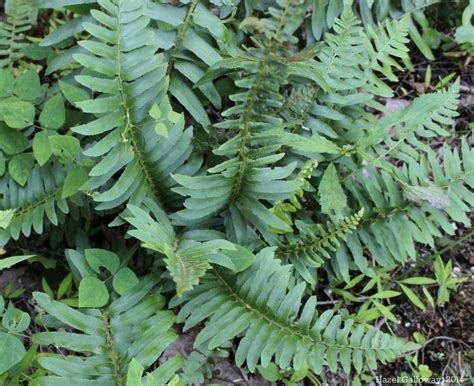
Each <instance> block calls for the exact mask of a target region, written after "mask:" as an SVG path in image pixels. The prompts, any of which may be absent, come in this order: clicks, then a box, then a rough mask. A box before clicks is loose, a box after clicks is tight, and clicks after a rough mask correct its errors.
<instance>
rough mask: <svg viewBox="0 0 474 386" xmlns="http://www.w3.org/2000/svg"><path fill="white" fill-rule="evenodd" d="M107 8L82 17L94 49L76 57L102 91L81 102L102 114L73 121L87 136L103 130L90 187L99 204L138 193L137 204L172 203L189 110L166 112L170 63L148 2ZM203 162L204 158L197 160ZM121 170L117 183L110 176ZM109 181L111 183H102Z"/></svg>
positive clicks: (186, 151) (187, 148)
mask: <svg viewBox="0 0 474 386" xmlns="http://www.w3.org/2000/svg"><path fill="white" fill-rule="evenodd" d="M99 4H100V5H101V7H102V8H101V10H92V11H91V14H92V16H93V18H94V19H95V21H96V23H84V28H85V29H86V30H87V32H89V33H90V34H91V36H92V37H93V38H95V39H94V40H91V39H89V40H84V41H81V42H79V44H80V45H81V46H82V47H83V48H85V49H86V50H87V51H88V52H89V53H88V54H77V55H75V56H74V58H75V59H76V60H77V61H78V62H79V63H80V64H81V65H83V66H84V67H85V68H86V69H87V70H88V71H89V72H90V73H92V75H80V76H77V77H76V79H77V81H78V82H79V83H81V84H82V85H84V86H86V87H88V88H89V89H91V90H92V91H93V92H96V93H98V96H97V98H95V99H91V100H87V101H82V102H78V103H77V105H78V106H79V107H80V108H81V109H82V110H83V111H84V112H86V113H91V114H95V115H96V117H97V119H95V120H93V121H91V122H89V123H86V124H83V125H80V126H76V127H74V128H73V130H74V131H75V132H76V133H79V134H82V135H85V136H94V137H95V136H97V135H102V134H105V136H103V137H102V138H101V139H100V140H99V141H98V142H96V143H95V144H93V145H92V146H90V147H89V148H88V149H86V150H85V152H84V154H85V155H87V156H91V157H94V158H98V162H97V164H96V166H95V167H94V168H93V169H92V170H91V172H90V176H91V179H90V181H89V183H90V187H91V189H94V190H96V189H97V190H98V191H99V193H98V194H97V195H96V196H95V201H97V202H98V203H99V204H98V206H97V208H98V209H110V208H114V207H117V206H119V205H121V204H122V203H124V202H127V201H128V200H130V199H133V202H134V203H136V204H139V203H140V201H141V200H143V198H144V197H146V196H153V197H155V198H156V199H158V200H159V201H160V202H161V204H162V205H164V206H166V204H167V202H166V199H165V197H164V196H165V195H169V193H168V192H169V187H170V185H169V184H173V180H171V179H170V178H169V174H170V173H171V172H175V171H179V170H180V167H181V166H182V165H183V163H184V162H185V160H186V159H187V157H188V156H189V155H190V153H191V136H192V130H191V129H187V130H185V128H184V126H185V122H184V117H183V116H180V117H179V118H178V119H177V120H176V121H175V122H171V121H170V120H168V119H167V117H168V116H169V114H170V112H171V111H172V110H171V106H170V104H169V102H168V100H167V98H166V96H165V94H166V92H167V88H168V78H167V76H166V69H167V64H166V61H165V59H164V56H163V54H158V53H157V50H158V43H157V42H156V39H155V33H154V32H153V30H152V29H151V28H150V26H149V24H150V18H149V17H148V16H147V5H148V1H146V0H141V1H136V2H133V4H132V3H129V2H126V1H123V0H113V1H108V0H103V1H99ZM154 103H157V104H158V105H159V108H160V111H161V112H162V114H163V116H164V118H165V119H164V122H162V124H164V125H166V126H167V131H168V133H171V134H170V135H169V136H168V138H163V137H161V136H159V135H158V134H157V133H156V132H155V121H154V120H153V119H152V118H151V117H150V116H149V111H150V109H151V107H152V105H153V104H154ZM197 166H198V167H199V165H197ZM114 176H116V177H117V179H116V181H115V182H112V177H114ZM104 186H105V188H104Z"/></svg>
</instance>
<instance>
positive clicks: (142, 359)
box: [33, 277, 182, 386]
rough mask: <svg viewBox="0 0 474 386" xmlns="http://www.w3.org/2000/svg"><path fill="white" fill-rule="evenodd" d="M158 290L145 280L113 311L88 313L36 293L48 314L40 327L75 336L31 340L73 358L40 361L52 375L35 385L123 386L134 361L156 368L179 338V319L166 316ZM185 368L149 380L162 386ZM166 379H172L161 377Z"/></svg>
mask: <svg viewBox="0 0 474 386" xmlns="http://www.w3.org/2000/svg"><path fill="white" fill-rule="evenodd" d="M156 284H157V279H155V278H152V277H145V278H143V279H142V280H141V281H140V282H139V283H138V284H136V285H135V286H134V287H132V288H131V289H130V290H128V291H127V292H126V293H124V294H123V295H122V296H121V297H119V298H117V299H116V300H113V301H112V302H111V303H110V304H109V305H107V306H104V307H102V308H101V309H93V310H90V311H89V312H85V311H80V310H77V309H73V308H71V307H69V306H67V305H65V304H62V303H60V302H58V301H55V300H52V299H51V298H50V297H49V296H48V295H47V294H44V293H40V292H35V293H34V294H33V297H34V299H35V300H36V302H37V303H38V305H39V307H41V309H42V310H44V311H45V313H46V314H45V315H39V316H38V318H37V321H38V323H41V324H43V325H44V326H45V327H47V328H50V329H53V328H54V329H56V328H57V327H58V326H61V327H64V328H68V329H73V331H74V332H69V331H67V332H66V331H52V330H51V331H45V332H40V333H37V334H35V335H34V336H33V341H34V342H35V343H37V344H39V345H42V346H48V345H55V346H56V347H61V348H64V349H67V350H68V352H69V354H68V355H56V354H49V355H48V354H47V355H43V356H41V358H39V360H38V362H39V364H40V365H41V366H42V367H43V368H44V369H46V370H47V371H48V372H49V373H50V374H52V375H46V376H43V377H40V378H39V379H37V380H36V381H35V382H36V383H35V384H37V385H47V386H52V385H60V384H68V385H97V386H98V385H101V386H103V385H110V386H117V385H119V386H125V384H126V382H127V379H126V376H127V372H128V370H129V367H130V365H131V363H132V361H137V362H138V363H139V364H141V366H143V367H145V368H148V367H150V366H151V365H153V364H154V363H155V362H156V360H157V359H158V358H159V357H160V355H161V354H162V353H163V351H164V350H165V348H166V347H167V346H168V345H169V344H170V343H172V342H173V341H174V340H175V338H176V333H175V332H174V331H173V330H172V329H171V327H172V325H173V322H174V319H175V317H174V315H173V313H172V312H171V311H163V310H162V307H163V306H164V304H165V298H164V297H163V296H162V295H161V294H160V293H159V292H158V291H157V290H156ZM181 365H182V359H179V358H176V359H174V360H172V362H170V364H168V366H170V367H171V370H172V371H171V374H170V371H166V372H163V371H161V372H160V368H158V369H156V370H155V371H153V372H152V373H151V374H152V375H153V376H154V377H155V376H156V378H157V381H158V382H159V383H160V384H164V383H166V382H168V380H169V379H171V378H172V377H173V375H174V373H175V372H176V371H177V370H178V369H179V367H181ZM164 366H166V365H164ZM168 370H170V369H168ZM165 373H167V375H168V376H166V377H165V378H160V377H159V375H160V374H162V375H163V374H165ZM127 384H128V383H127Z"/></svg>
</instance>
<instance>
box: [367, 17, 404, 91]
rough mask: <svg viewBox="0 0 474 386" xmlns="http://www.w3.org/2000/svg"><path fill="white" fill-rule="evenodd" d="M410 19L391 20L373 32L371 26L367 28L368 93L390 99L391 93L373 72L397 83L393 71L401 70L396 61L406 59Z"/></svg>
mask: <svg viewBox="0 0 474 386" xmlns="http://www.w3.org/2000/svg"><path fill="white" fill-rule="evenodd" d="M409 22H410V19H409V18H408V17H407V16H405V17H403V18H402V19H400V20H393V21H391V22H389V23H386V24H385V25H382V24H379V26H378V29H377V30H375V29H374V28H373V27H372V26H369V27H368V36H370V38H369V37H368V36H366V44H365V48H366V50H367V53H368V56H369V60H370V61H369V64H368V65H367V67H366V71H367V72H369V71H370V72H372V71H373V72H372V73H371V74H368V76H369V82H370V84H371V88H370V91H372V92H374V93H375V94H379V95H382V96H386V97H390V96H391V95H392V94H393V92H392V91H391V90H390V88H389V87H388V86H387V85H385V84H384V83H383V81H381V80H380V79H378V78H377V76H376V75H375V73H374V72H379V73H381V74H382V75H384V76H385V77H386V78H387V79H388V80H390V81H392V82H397V81H398V78H397V76H396V75H395V74H394V73H393V69H394V68H395V69H398V70H400V71H401V70H402V67H401V66H400V65H399V64H398V63H397V61H396V59H405V58H408V55H407V52H408V48H407V46H406V45H407V44H408V43H409V42H410V40H409V39H408V38H407V35H408V28H409Z"/></svg>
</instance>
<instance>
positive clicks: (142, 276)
mask: <svg viewBox="0 0 474 386" xmlns="http://www.w3.org/2000/svg"><path fill="white" fill-rule="evenodd" d="M425 5H426V2H423V1H422V2H419V1H416V2H415V1H403V2H389V1H380V2H374V1H368V0H367V1H360V2H352V1H342V0H341V1H330V2H329V1H317V0H275V1H273V0H272V1H245V2H244V1H242V2H241V1H238V0H233V1H220V0H216V1H212V2H211V3H210V4H208V3H207V2H203V1H201V0H191V1H188V2H182V3H176V2H171V1H166V0H159V1H157V0H154V1H152V0H65V1H59V0H47V1H39V0H38V1H33V2H26V1H22V0H7V1H6V3H5V13H6V17H5V18H4V21H3V22H2V23H1V24H0V67H2V68H1V69H0V247H2V248H1V249H0V254H3V253H4V252H8V255H17V256H14V257H7V258H3V259H1V260H0V268H1V269H8V268H10V267H11V266H12V265H13V264H21V263H22V262H23V261H24V260H27V259H28V260H29V261H30V262H40V263H41V262H42V263H43V264H45V266H46V264H48V265H47V268H49V269H51V270H52V271H49V270H48V272H47V274H45V277H43V278H41V284H42V287H43V291H44V293H39V292H35V293H34V294H33V300H30V302H29V303H28V304H32V305H33V306H34V307H30V308H29V312H30V313H31V315H30V314H28V313H25V312H23V311H20V310H18V309H16V308H15V307H14V306H13V304H12V303H11V302H10V303H9V305H8V307H7V309H6V311H3V310H4V300H3V298H0V303H1V304H0V305H1V307H0V311H1V312H0V317H1V318H2V326H1V327H0V383H2V384H6V385H15V384H22V383H25V382H28V383H29V384H32V385H46V386H54V385H59V384H68V385H69V384H71V385H81V386H82V385H119V386H125V385H127V386H136V385H150V386H151V385H161V384H169V385H183V384H193V383H196V384H201V383H204V382H206V380H207V379H208V378H210V377H211V375H212V371H211V370H210V367H209V366H210V365H211V364H212V363H214V359H215V358H221V357H229V358H235V362H236V364H237V365H238V366H240V367H243V368H244V369H243V370H244V371H247V370H249V371H250V372H252V373H253V372H256V371H259V372H260V373H261V374H262V375H263V376H264V377H265V378H266V379H268V380H270V381H272V382H277V381H281V382H284V383H285V384H288V385H295V384H297V383H298V382H301V381H303V380H310V381H311V382H313V383H317V378H318V377H324V373H325V372H328V371H330V372H332V373H336V372H338V371H340V370H342V371H344V372H345V373H347V374H348V376H350V377H354V379H359V378H356V377H359V376H360V379H363V380H365V379H366V378H365V377H366V375H365V374H368V373H369V372H373V371H375V370H376V368H377V365H378V364H379V363H386V362H390V361H394V360H396V359H397V358H399V357H401V356H405V357H406V356H411V354H412V353H413V352H415V353H416V351H417V350H418V349H419V347H420V345H419V344H415V343H410V342H408V341H406V340H404V339H402V338H399V337H397V336H395V335H394V334H393V332H392V330H391V329H390V324H391V323H395V322H397V321H398V320H397V314H399V310H398V304H397V301H398V299H402V298H404V299H407V300H409V301H410V302H411V303H412V304H413V305H414V306H415V307H417V308H418V309H419V310H420V312H425V311H426V310H427V307H432V308H434V307H436V306H439V305H442V304H443V303H446V302H448V301H449V299H450V293H452V291H454V290H456V288H457V287H458V286H459V284H461V283H462V281H463V279H462V278H461V277H455V272H454V270H453V266H452V262H451V260H449V261H448V262H447V263H444V262H443V260H442V259H441V257H440V256H439V255H440V254H441V253H436V254H435V255H433V257H427V258H426V262H425V263H427V264H429V263H431V262H433V264H430V266H431V265H432V268H433V269H432V272H428V273H427V274H426V275H425V273H424V272H423V273H419V272H418V271H417V267H418V265H415V267H414V268H413V269H412V268H406V267H407V264H408V263H410V264H411V263H413V264H421V261H422V260H417V259H419V258H420V256H419V255H420V253H419V251H420V249H419V248H420V247H421V246H425V248H430V249H434V250H436V251H437V250H438V249H437V248H438V246H439V245H440V244H441V243H440V239H442V238H443V237H445V235H447V236H449V237H454V236H455V235H456V229H457V227H459V226H463V227H469V226H470V212H471V208H472V206H473V204H474V195H473V194H472V189H473V188H474V151H473V150H472V147H471V142H472V138H471V137H470V135H465V136H460V135H459V133H458V132H457V131H456V117H457V116H458V112H457V110H458V105H459V100H460V89H461V84H460V80H459V79H453V81H452V83H451V84H449V85H448V84H447V83H448V82H449V81H451V79H452V78H453V77H452V76H448V77H446V78H444V79H443V80H442V81H440V83H439V84H438V85H437V86H435V87H434V88H432V90H435V91H434V92H432V93H426V94H423V95H420V96H412V93H411V94H409V97H410V98H412V100H411V101H410V102H409V104H408V106H407V107H405V108H402V109H399V110H397V111H394V112H390V111H388V109H387V108H386V107H385V105H384V101H385V100H386V99H387V98H392V97H394V96H397V97H398V96H399V93H398V86H397V82H398V80H399V76H400V72H402V71H404V70H405V68H406V67H408V68H410V57H409V52H410V44H411V43H412V42H414V43H415V44H416V45H417V47H418V49H419V50H420V51H421V52H422V53H423V54H424V55H425V57H427V58H428V59H430V58H431V57H432V52H431V48H435V47H436V46H437V45H438V43H439V42H437V35H436V34H435V33H434V31H433V30H432V29H431V27H430V26H429V24H428V23H427V21H426V18H425V15H424V13H423V9H424V7H425ZM471 8H472V6H471V7H470V8H469V7H468V9H467V10H466V12H465V15H464V20H463V25H462V26H461V27H460V28H459V29H458V30H457V31H456V32H455V38H456V39H458V40H459V44H461V45H462V47H465V45H467V44H468V43H469V42H467V41H466V34H467V32H466V28H469V25H470V15H471V13H470V12H471V11H472V10H471ZM38 12H39V18H38V20H39V24H38V28H35V30H34V31H32V30H31V26H32V24H33V23H35V20H36V16H37V13H38ZM45 20H47V21H48V22H47V23H45ZM29 33H31V35H30V36H27V35H28V34H29ZM425 40H426V41H425ZM29 42H32V44H30V43H29ZM23 55H25V56H26V57H27V58H28V60H24V56H23ZM431 77H432V76H431V73H430V75H429V76H428V75H427V80H426V83H427V84H428V85H429V83H430V82H431ZM440 142H444V143H443V144H442V145H439V143H440ZM441 241H442V242H444V241H445V240H441ZM435 256H436V257H435ZM51 262H52V264H51ZM56 262H57V263H58V264H56ZM62 263H63V264H62ZM19 267H21V266H19ZM428 270H429V269H428ZM45 272H46V271H45ZM46 276H47V277H46ZM18 291H20V292H17V291H14V290H13V287H12V286H11V285H10V286H9V287H8V288H7V289H6V290H5V291H4V293H5V297H9V298H10V299H13V298H15V299H16V298H17V297H18V296H19V295H21V294H22V292H21V290H18ZM434 291H437V293H436V296H434V294H435V292H434ZM174 295H176V296H174ZM173 296H174V297H173ZM170 299H172V300H171V301H170ZM328 299H329V300H328ZM15 301H16V300H15ZM20 304H27V302H18V305H20ZM328 304H335V305H336V306H335V307H334V308H329V307H327V305H328ZM172 309H176V313H177V317H175V315H174V312H172ZM381 318H385V321H386V322H385V323H386V324H384V323H380V322H379V321H377V319H381ZM30 319H33V327H34V328H32V329H31V331H29V330H27V329H28V326H29V324H30ZM175 323H176V324H177V325H182V326H181V327H182V328H183V330H185V331H187V330H190V329H193V333H194V332H195V333H196V334H195V335H196V338H195V341H194V348H195V351H193V352H192V354H190V355H189V357H188V358H187V360H186V361H185V360H184V358H181V357H174V358H171V359H169V360H167V361H164V360H163V358H162V354H163V353H164V351H165V350H166V348H167V347H168V346H169V345H170V344H171V343H172V342H173V341H174V340H175V338H176V333H175V331H174V327H173V326H174V324H175ZM369 323H373V324H374V325H378V326H385V325H386V326H387V327H388V328H387V331H390V333H388V332H384V331H382V329H381V328H380V327H374V326H372V325H369ZM179 328H180V327H179ZM383 329H384V330H385V327H383ZM24 331H27V332H28V333H27V334H26V333H24ZM21 334H22V335H21ZM23 335H24V336H23ZM417 342H418V343H422V344H423V343H424V342H423V341H422V340H419V339H417ZM27 349H28V350H27ZM234 349H235V350H234ZM2 350H3V351H2ZM38 351H39V352H40V353H38ZM232 351H234V352H233V353H232ZM164 357H166V358H168V357H169V355H167V353H165V355H164ZM414 358H415V359H414ZM416 358H417V357H416V355H415V356H414V357H411V359H409V360H410V361H411V363H413V364H414V365H415V367H416V369H417V370H416V372H417V374H422V375H426V374H428V372H430V371H431V370H430V369H429V368H427V367H426V366H425V365H424V364H420V363H418V362H417V359H416ZM414 371H415V370H414Z"/></svg>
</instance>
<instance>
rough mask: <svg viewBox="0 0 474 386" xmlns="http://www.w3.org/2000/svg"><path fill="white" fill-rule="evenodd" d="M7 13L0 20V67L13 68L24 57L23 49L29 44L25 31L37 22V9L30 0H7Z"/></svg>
mask: <svg viewBox="0 0 474 386" xmlns="http://www.w3.org/2000/svg"><path fill="white" fill-rule="evenodd" d="M5 15H6V18H5V19H4V20H3V21H1V22H0V68H2V67H9V68H12V66H13V64H14V63H15V62H16V61H17V60H19V59H21V58H22V57H23V53H22V52H21V50H22V49H23V48H24V47H26V46H27V45H28V44H29V43H28V42H27V41H26V39H25V33H27V32H28V31H29V30H30V29H31V26H32V24H33V23H34V22H35V18H36V9H35V8H34V6H33V5H32V3H31V2H30V1H28V0H6V1H5Z"/></svg>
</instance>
